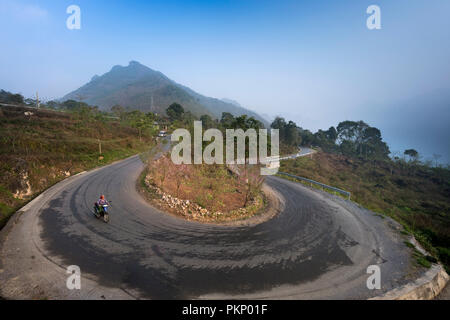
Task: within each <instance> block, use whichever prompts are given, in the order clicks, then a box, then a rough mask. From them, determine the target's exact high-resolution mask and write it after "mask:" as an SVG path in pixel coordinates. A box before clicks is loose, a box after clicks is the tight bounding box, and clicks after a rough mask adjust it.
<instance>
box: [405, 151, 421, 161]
mask: <svg viewBox="0 0 450 320" xmlns="http://www.w3.org/2000/svg"><path fill="white" fill-rule="evenodd" d="M404 154H405V155H407V156H409V159H410V161H413V162H416V161H417V160H418V159H419V153H418V152H417V151H416V150H414V149H407V150H405V152H404Z"/></svg>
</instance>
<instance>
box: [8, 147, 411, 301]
mask: <svg viewBox="0 0 450 320" xmlns="http://www.w3.org/2000/svg"><path fill="white" fill-rule="evenodd" d="M142 169H143V164H142V162H141V160H140V158H139V157H137V156H135V157H131V158H128V159H126V160H124V161H121V162H117V163H114V164H112V165H109V166H106V167H103V168H99V169H96V170H93V171H90V172H87V173H83V174H80V175H77V176H73V177H71V178H69V179H66V180H64V181H62V182H61V183H59V184H57V185H55V186H53V187H52V188H50V189H49V190H47V191H46V192H44V193H43V194H42V195H40V196H39V197H38V198H36V199H35V200H34V201H32V202H31V203H29V204H28V205H27V206H26V207H24V208H23V209H22V210H21V212H19V213H17V214H16V215H15V216H14V217H13V219H11V220H10V222H9V223H8V225H7V226H6V227H5V228H4V229H3V230H2V231H1V233H0V295H1V296H3V297H5V298H13V299H16V298H20V299H23V298H25V299H29V298H33V299H43V298H45V299H136V298H143V299H180V298H188V299H209V298H218V299H222V298H252V299H253V298H256V299H260V298H262V299H264V298H274V299H366V298H370V297H373V296H375V295H379V294H382V293H383V292H386V291H387V290H390V289H392V288H394V287H396V286H398V285H401V284H403V283H405V282H407V281H408V280H409V279H408V274H409V271H410V264H411V261H410V253H409V251H408V249H407V248H406V246H405V245H404V244H403V239H402V237H401V236H400V235H399V233H398V230H396V229H398V225H397V224H396V223H394V222H392V221H391V220H389V219H382V218H380V217H379V216H376V215H374V214H373V213H372V212H370V211H368V210H365V209H362V208H360V207H358V206H357V205H355V204H354V203H352V202H350V201H346V200H343V199H340V198H338V197H335V196H332V195H329V194H326V193H324V192H320V191H317V190H312V189H309V188H307V187H305V186H303V185H301V184H298V183H295V182H291V181H287V180H284V179H281V178H278V177H268V178H267V179H266V184H267V186H268V187H269V188H271V190H272V192H273V194H274V195H275V196H276V197H277V198H278V200H279V203H280V204H281V208H280V212H279V213H278V214H277V215H276V216H275V217H273V218H271V219H270V220H267V221H265V222H262V223H259V224H254V225H240V226H221V225H213V224H200V223H195V222H190V221H186V220H184V219H181V218H177V217H175V216H172V215H169V214H166V213H163V212H161V211H159V210H157V209H155V208H153V207H151V206H150V205H149V204H148V203H147V202H146V201H145V200H144V199H143V198H142V197H141V196H140V194H139V193H138V192H137V191H136V180H137V178H138V176H139V174H140V172H141V171H142ZM99 193H103V194H105V195H106V197H107V199H111V200H112V201H113V203H112V206H111V208H110V216H111V221H110V223H108V224H105V223H103V222H102V221H100V220H97V219H96V218H94V217H93V214H92V206H93V203H94V202H95V201H96V199H97V197H98V195H99ZM374 264H376V265H379V266H380V268H381V285H382V288H381V289H380V290H369V289H368V288H367V286H366V280H367V278H368V277H369V274H367V273H366V270H367V267H368V266H369V265H374ZM70 265H77V266H79V267H80V269H81V290H69V289H67V287H66V280H67V277H68V276H69V274H67V271H66V269H67V267H68V266H70Z"/></svg>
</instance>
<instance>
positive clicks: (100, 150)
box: [97, 139, 102, 155]
mask: <svg viewBox="0 0 450 320" xmlns="http://www.w3.org/2000/svg"><path fill="white" fill-rule="evenodd" d="M97 140H98V153H99V154H100V155H102V141H101V140H100V139H97Z"/></svg>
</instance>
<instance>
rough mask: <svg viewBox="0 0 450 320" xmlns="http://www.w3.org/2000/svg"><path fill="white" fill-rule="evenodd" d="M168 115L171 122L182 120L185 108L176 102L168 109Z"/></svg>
mask: <svg viewBox="0 0 450 320" xmlns="http://www.w3.org/2000/svg"><path fill="white" fill-rule="evenodd" d="M166 113H167V116H168V117H169V119H170V120H171V121H177V120H181V119H182V118H183V114H184V108H183V107H182V106H181V105H180V104H178V103H176V102H174V103H172V104H171V105H170V106H169V107H168V108H167V110H166Z"/></svg>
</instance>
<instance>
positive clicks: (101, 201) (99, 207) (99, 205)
mask: <svg viewBox="0 0 450 320" xmlns="http://www.w3.org/2000/svg"><path fill="white" fill-rule="evenodd" d="M105 204H106V205H109V203H108V201H107V200H106V199H105V196H104V195H103V194H102V195H101V196H100V199H98V201H97V202H96V203H95V209H96V210H97V212H98V213H100V212H101V210H102V206H103V205H105Z"/></svg>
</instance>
